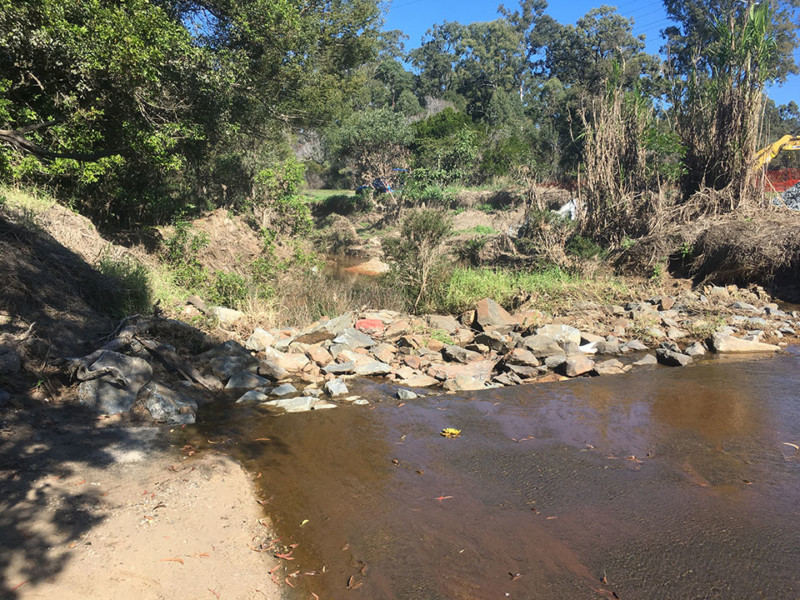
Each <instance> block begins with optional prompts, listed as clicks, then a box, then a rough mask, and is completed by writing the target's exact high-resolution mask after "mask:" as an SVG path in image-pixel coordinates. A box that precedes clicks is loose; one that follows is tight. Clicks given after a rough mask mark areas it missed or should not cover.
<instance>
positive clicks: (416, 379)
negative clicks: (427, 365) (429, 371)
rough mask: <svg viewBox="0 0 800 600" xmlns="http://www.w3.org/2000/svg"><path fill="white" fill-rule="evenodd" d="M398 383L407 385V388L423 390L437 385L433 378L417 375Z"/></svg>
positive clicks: (437, 381) (436, 380)
mask: <svg viewBox="0 0 800 600" xmlns="http://www.w3.org/2000/svg"><path fill="white" fill-rule="evenodd" d="M400 383H402V384H403V385H407V386H408V387H415V388H424V387H431V386H432V385H436V384H437V383H439V380H438V379H436V378H435V377H431V376H430V375H423V374H422V373H418V374H416V375H412V376H411V377H406V378H405V379H403V380H401V381H400Z"/></svg>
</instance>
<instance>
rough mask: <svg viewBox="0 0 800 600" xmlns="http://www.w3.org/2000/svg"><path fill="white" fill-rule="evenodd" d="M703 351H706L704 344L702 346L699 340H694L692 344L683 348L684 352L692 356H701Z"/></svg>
mask: <svg viewBox="0 0 800 600" xmlns="http://www.w3.org/2000/svg"><path fill="white" fill-rule="evenodd" d="M705 353H706V349H705V346H703V344H701V343H700V342H695V343H694V344H692V345H691V346H689V347H688V348H686V350H684V354H688V355H689V356H691V357H693V358H694V357H696V356H703V355H704V354H705Z"/></svg>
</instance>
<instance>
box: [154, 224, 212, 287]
mask: <svg viewBox="0 0 800 600" xmlns="http://www.w3.org/2000/svg"><path fill="white" fill-rule="evenodd" d="M208 241H209V240H208V236H207V235H206V234H204V233H194V232H193V231H192V226H191V224H190V223H188V222H187V221H177V222H176V223H175V226H174V231H173V233H172V235H171V236H169V237H168V238H167V239H165V240H164V242H163V244H164V259H165V260H166V262H167V264H169V266H170V268H171V270H172V272H173V273H174V275H175V283H177V284H178V285H181V286H183V287H185V288H187V289H189V290H197V289H200V288H202V287H203V286H204V285H205V283H206V280H207V279H208V271H207V270H206V269H205V267H203V265H201V264H200V260H199V259H198V255H199V253H200V250H202V249H203V248H205V247H206V246H207V245H208Z"/></svg>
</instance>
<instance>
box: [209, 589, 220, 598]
mask: <svg viewBox="0 0 800 600" xmlns="http://www.w3.org/2000/svg"><path fill="white" fill-rule="evenodd" d="M208 591H209V592H211V593H212V594H214V595H215V596H216V597H217V598H219V592H217V591H216V590H212V589H211V588H208Z"/></svg>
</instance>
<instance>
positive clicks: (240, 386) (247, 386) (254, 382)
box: [225, 371, 269, 390]
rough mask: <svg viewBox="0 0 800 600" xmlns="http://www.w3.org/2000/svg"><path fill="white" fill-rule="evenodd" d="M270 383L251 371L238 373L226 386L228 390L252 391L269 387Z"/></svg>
mask: <svg viewBox="0 0 800 600" xmlns="http://www.w3.org/2000/svg"><path fill="white" fill-rule="evenodd" d="M268 384H269V381H268V380H267V379H264V378H263V377H259V376H258V375H255V374H253V373H250V372H249V371H242V372H241V373H236V374H235V375H234V376H233V377H231V378H230V379H229V380H228V384H227V385H226V386H225V389H226V390H252V389H254V388H258V387H264V386H265V385H268Z"/></svg>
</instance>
